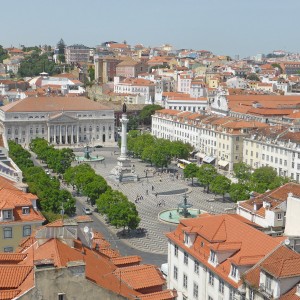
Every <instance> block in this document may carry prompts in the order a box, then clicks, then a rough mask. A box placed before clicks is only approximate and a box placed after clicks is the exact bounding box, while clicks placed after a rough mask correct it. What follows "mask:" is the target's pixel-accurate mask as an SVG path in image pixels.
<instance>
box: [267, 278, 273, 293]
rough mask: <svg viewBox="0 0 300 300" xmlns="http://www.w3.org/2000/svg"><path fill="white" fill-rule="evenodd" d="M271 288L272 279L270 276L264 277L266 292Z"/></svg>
mask: <svg viewBox="0 0 300 300" xmlns="http://www.w3.org/2000/svg"><path fill="white" fill-rule="evenodd" d="M271 286H272V279H271V277H270V276H268V275H266V290H268V291H270V290H271Z"/></svg>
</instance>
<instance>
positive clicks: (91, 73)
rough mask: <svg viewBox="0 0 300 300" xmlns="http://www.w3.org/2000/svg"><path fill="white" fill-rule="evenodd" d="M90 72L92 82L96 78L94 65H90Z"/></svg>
mask: <svg viewBox="0 0 300 300" xmlns="http://www.w3.org/2000/svg"><path fill="white" fill-rule="evenodd" d="M88 74H89V79H90V81H91V82H92V81H94V80H95V69H94V68H93V67H89V69H88Z"/></svg>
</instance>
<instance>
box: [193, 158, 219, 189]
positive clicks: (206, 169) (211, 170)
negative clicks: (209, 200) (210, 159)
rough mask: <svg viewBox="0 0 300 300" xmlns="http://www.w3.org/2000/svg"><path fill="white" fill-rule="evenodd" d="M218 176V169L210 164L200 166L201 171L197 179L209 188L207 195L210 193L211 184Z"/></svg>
mask: <svg viewBox="0 0 300 300" xmlns="http://www.w3.org/2000/svg"><path fill="white" fill-rule="evenodd" d="M217 174H218V173H217V170H216V168H215V167H214V166H212V165H210V164H203V165H201V166H200V168H199V171H198V173H197V178H198V180H199V182H200V183H201V184H203V185H204V187H206V188H207V189H206V192H207V193H209V187H210V184H211V182H212V181H213V180H214V179H215V177H216V176H217Z"/></svg>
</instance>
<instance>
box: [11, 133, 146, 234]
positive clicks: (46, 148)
mask: <svg viewBox="0 0 300 300" xmlns="http://www.w3.org/2000/svg"><path fill="white" fill-rule="evenodd" d="M29 147H30V149H31V150H32V151H33V152H34V153H35V154H36V155H37V158H38V159H40V160H42V162H44V163H45V164H47V167H48V168H49V169H52V170H53V172H54V173H56V174H58V177H55V176H53V177H52V176H49V175H47V174H46V173H45V170H44V169H43V168H42V167H38V166H34V164H33V161H32V160H31V154H30V152H28V151H27V150H25V149H23V148H22V146H20V145H19V144H16V143H15V142H13V141H9V154H10V157H11V158H12V159H13V160H14V162H15V163H16V164H17V165H18V166H19V167H20V169H21V170H22V172H23V175H24V181H25V182H26V183H27V184H28V188H29V191H30V192H31V193H33V194H36V195H37V196H38V198H39V200H40V201H39V207H40V209H41V211H42V213H43V214H44V216H45V217H46V219H47V220H48V221H53V220H55V219H57V218H60V217H61V215H60V213H61V210H62V208H63V210H64V213H65V214H67V215H68V216H72V215H74V213H75V210H76V206H75V198H74V197H73V196H72V194H71V193H70V192H69V191H67V190H65V189H61V187H60V180H59V178H63V179H64V180H65V182H66V183H67V184H70V185H71V186H72V187H73V189H74V190H76V193H77V194H78V195H84V196H86V197H87V200H88V202H90V204H92V205H94V204H96V205H97V208H98V211H99V213H101V214H104V215H106V216H107V218H108V220H109V221H110V223H111V224H112V225H114V226H116V227H117V228H119V227H123V228H124V229H125V228H128V229H136V228H137V227H138V226H139V223H140V218H139V216H138V212H137V210H136V207H135V204H134V203H132V202H130V201H129V200H128V198H127V197H126V196H125V195H124V194H122V193H121V192H119V191H114V190H112V188H111V187H110V186H109V185H108V184H107V182H106V180H105V179H104V178H103V177H102V176H100V175H97V174H96V173H95V171H94V169H93V168H92V167H91V166H90V165H89V164H79V165H76V166H71V164H72V162H73V161H74V158H75V155H74V153H73V151H72V150H71V149H61V150H60V149H55V148H54V147H53V146H51V145H49V144H48V142H47V141H46V140H44V139H40V138H37V139H34V140H32V142H31V143H30V146H29Z"/></svg>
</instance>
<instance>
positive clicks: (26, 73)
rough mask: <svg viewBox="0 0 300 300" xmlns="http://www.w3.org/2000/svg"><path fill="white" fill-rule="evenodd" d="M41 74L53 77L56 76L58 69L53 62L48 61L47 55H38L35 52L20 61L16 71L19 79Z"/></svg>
mask: <svg viewBox="0 0 300 300" xmlns="http://www.w3.org/2000/svg"><path fill="white" fill-rule="evenodd" d="M42 72H46V73H48V74H50V75H53V74H58V73H59V69H58V68H57V66H56V64H55V62H54V61H52V60H49V59H48V54H47V53H44V54H41V55H40V54H39V53H38V52H37V51H34V52H33V53H32V54H31V55H30V56H29V57H28V58H25V59H24V60H23V61H21V63H20V67H19V70H18V73H19V75H20V76H21V77H33V76H38V75H39V74H40V73H42Z"/></svg>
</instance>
